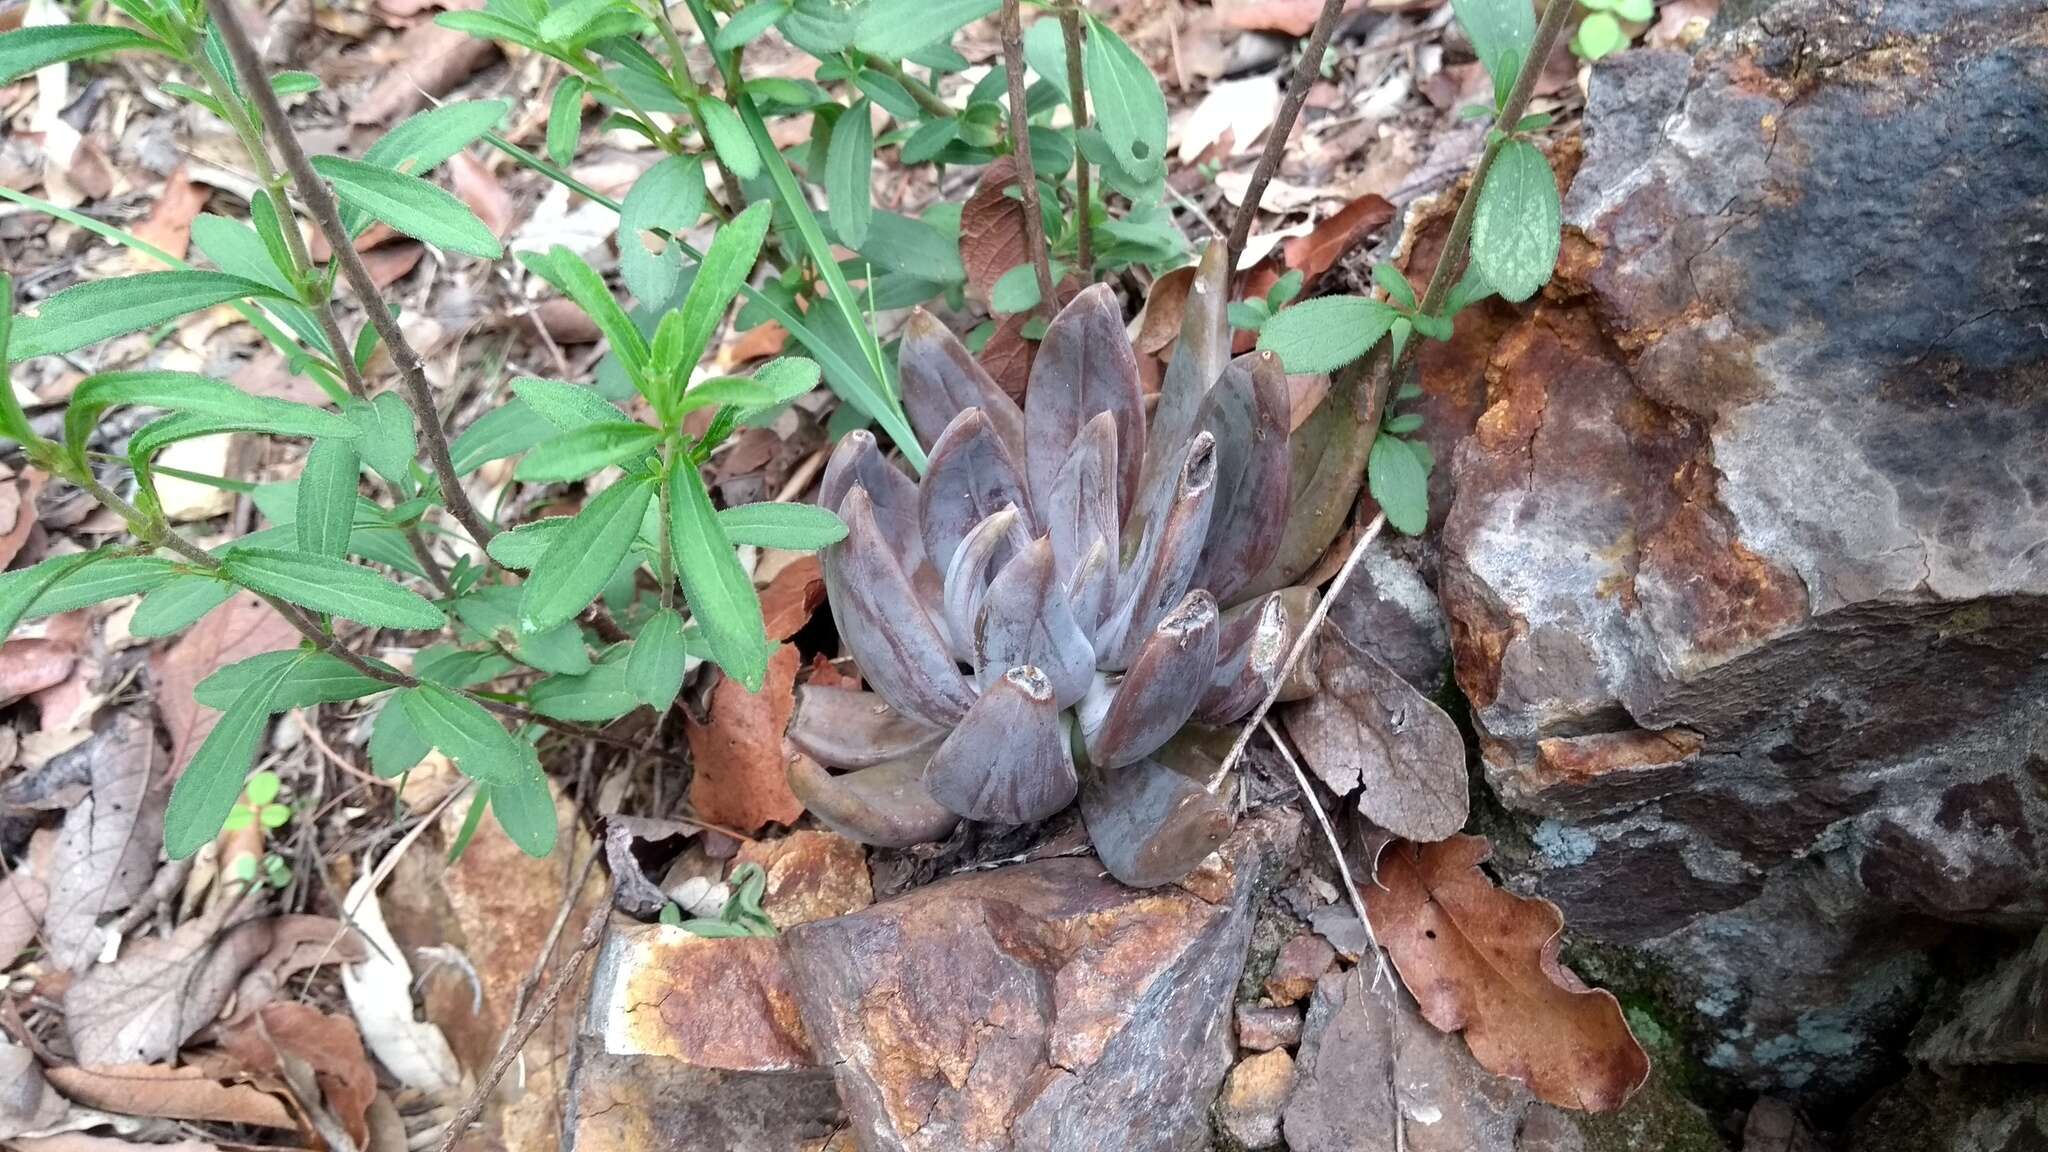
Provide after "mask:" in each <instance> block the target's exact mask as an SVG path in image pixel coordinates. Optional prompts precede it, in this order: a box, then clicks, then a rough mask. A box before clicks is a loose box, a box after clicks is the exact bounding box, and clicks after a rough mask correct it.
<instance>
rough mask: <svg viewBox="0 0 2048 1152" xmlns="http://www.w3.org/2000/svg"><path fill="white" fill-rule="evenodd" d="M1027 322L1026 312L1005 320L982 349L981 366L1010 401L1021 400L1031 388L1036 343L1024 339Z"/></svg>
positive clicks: (1028, 314)
mask: <svg viewBox="0 0 2048 1152" xmlns="http://www.w3.org/2000/svg"><path fill="white" fill-rule="evenodd" d="M1030 322H1031V315H1030V313H1028V312H1019V313H1017V314H1016V315H1014V316H1005V317H1003V318H1002V320H1000V321H998V322H997V324H996V330H995V332H994V333H992V334H991V335H990V336H989V338H988V343H986V344H984V345H982V346H981V356H980V360H981V366H982V367H983V368H985V369H987V370H988V374H989V375H990V376H992V377H994V378H995V382H996V383H997V384H999V385H1001V386H1002V389H1003V391H1005V392H1007V393H1009V394H1010V397H1011V399H1013V400H1019V401H1021V400H1023V399H1024V390H1025V389H1026V388H1028V387H1029V386H1030V384H1031V362H1032V361H1033V360H1035V359H1037V357H1038V342H1037V341H1035V340H1027V339H1025V338H1024V326H1025V325H1026V324H1029V323H1030Z"/></svg>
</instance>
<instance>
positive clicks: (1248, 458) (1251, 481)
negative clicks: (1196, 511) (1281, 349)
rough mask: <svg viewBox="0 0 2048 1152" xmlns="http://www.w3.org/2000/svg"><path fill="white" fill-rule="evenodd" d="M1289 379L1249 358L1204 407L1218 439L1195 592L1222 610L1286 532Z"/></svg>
mask: <svg viewBox="0 0 2048 1152" xmlns="http://www.w3.org/2000/svg"><path fill="white" fill-rule="evenodd" d="M1289 414H1290V408H1289V400H1288V395H1287V374H1286V372H1284V371H1283V370H1282V369H1281V367H1280V358H1279V357H1277V356H1275V355H1273V354H1272V353H1270V352H1252V353H1249V354H1247V355H1245V356H1241V357H1239V358H1238V359H1236V360H1234V361H1232V362H1231V364H1230V366H1229V367H1228V368H1225V369H1224V370H1223V376H1222V379H1220V380H1218V381H1217V383H1216V386H1215V387H1214V388H1212V389H1210V390H1209V397H1208V399H1207V400H1205V401H1203V402H1202V412H1201V415H1200V417H1199V423H1200V426H1201V427H1202V429H1203V430H1205V431H1207V432H1208V433H1209V434H1210V435H1211V436H1214V437H1215V438H1216V498H1215V500H1216V502H1215V508H1214V510H1213V511H1212V512H1211V513H1210V516H1209V532H1208V539H1207V540H1206V541H1205V542H1204V543H1203V545H1202V558H1201V561H1200V562H1199V563H1198V564H1196V566H1195V584H1196V585H1197V586H1198V587H1202V588H1207V589H1208V590H1209V591H1210V592H1212V593H1214V594H1215V596H1216V599H1217V601H1218V602H1219V603H1223V604H1228V603H1230V602H1231V600H1232V598H1233V597H1234V596H1235V595H1236V594H1237V590H1238V589H1240V588H1243V587H1244V586H1245V585H1247V584H1249V583H1251V579H1252V577H1253V576H1256V575H1258V574H1259V573H1260V572H1261V571H1263V570H1264V569H1265V567H1266V565H1267V564H1269V563H1271V562H1272V560H1273V557H1274V555H1275V554H1276V553H1277V552H1278V551H1279V549H1280V540H1281V537H1282V536H1283V535H1284V534H1285V533H1286V529H1287V484H1288V461H1287V423H1288V420H1289Z"/></svg>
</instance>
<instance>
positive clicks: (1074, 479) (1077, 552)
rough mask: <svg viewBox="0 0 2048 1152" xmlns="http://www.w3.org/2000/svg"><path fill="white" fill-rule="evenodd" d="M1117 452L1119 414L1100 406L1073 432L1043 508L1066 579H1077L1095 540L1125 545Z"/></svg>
mask: <svg viewBox="0 0 2048 1152" xmlns="http://www.w3.org/2000/svg"><path fill="white" fill-rule="evenodd" d="M1116 458H1117V441H1116V417H1115V416H1114V415H1113V414H1111V413H1108V412H1098V413H1096V414H1095V416H1094V417H1093V418H1092V419H1090V420H1089V421H1088V423H1087V424H1086V425H1084V426H1083V427H1082V428H1081V434H1080V435H1079V436H1076V437H1074V443H1073V446H1072V448H1071V450H1070V451H1069V452H1068V454H1067V458H1066V460H1065V462H1064V463H1062V464H1061V465H1060V470H1059V474H1058V475H1057V476H1055V477H1054V478H1053V482H1052V490H1051V494H1050V495H1049V496H1048V498H1047V500H1046V502H1045V505H1044V507H1043V508H1041V509H1040V511H1041V513H1042V515H1041V517H1040V518H1041V519H1042V520H1044V522H1045V529H1046V532H1047V533H1048V534H1050V535H1051V536H1052V555H1053V559H1054V561H1055V562H1057V564H1058V565H1059V574H1060V579H1061V580H1064V581H1067V582H1069V583H1071V582H1072V581H1073V579H1074V572H1075V571H1076V570H1077V569H1079V568H1080V566H1081V562H1082V561H1083V560H1084V559H1086V558H1087V556H1088V552H1089V549H1091V548H1093V547H1094V545H1095V542H1096V541H1098V540H1100V541H1103V542H1106V543H1107V544H1108V545H1109V554H1110V555H1112V556H1114V555H1116V554H1117V552H1118V551H1119V550H1120V548H1121V547H1122V540H1123V537H1122V533H1121V531H1120V530H1119V529H1118V527H1117V508H1116V501H1117V494H1116V485H1117V476H1118V472H1117V463H1116Z"/></svg>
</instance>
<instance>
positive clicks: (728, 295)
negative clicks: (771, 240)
mask: <svg viewBox="0 0 2048 1152" xmlns="http://www.w3.org/2000/svg"><path fill="white" fill-rule="evenodd" d="M773 217H774V205H773V204H771V203H770V202H768V201H766V200H762V201H758V202H756V203H754V204H752V205H749V206H748V208H747V210H746V211H744V212H742V213H740V214H739V215H738V216H735V217H733V218H732V220H731V221H730V222H728V223H727V224H726V225H725V226H724V227H722V228H720V229H719V230H718V232H717V234H716V235H714V236H712V238H711V247H709V248H708V249H706V250H705V252H704V260H703V262H702V263H700V264H699V265H698V266H697V276H696V278H695V279H694V280H691V281H690V291H689V294H688V295H686V296H684V297H683V308H682V312H683V329H682V337H681V339H680V341H679V348H680V351H679V353H678V355H679V356H680V358H681V363H683V364H685V365H692V364H695V363H696V362H697V361H698V360H700V359H702V358H703V356H704V352H705V350H706V349H708V348H709V347H710V346H711V337H712V335H713V334H714V333H716V332H717V331H718V324H719V322H720V321H721V320H723V319H724V318H725V312H726V309H727V308H728V307H729V306H731V304H732V299H733V297H734V296H736V295H738V294H739V290H740V285H742V284H744V283H746V281H747V276H748V275H749V274H751V273H752V272H753V270H754V261H755V260H757V259H759V258H760V255H761V242H762V241H763V240H764V239H766V238H767V235H768V222H769V221H770V220H771V219H772V218H773Z"/></svg>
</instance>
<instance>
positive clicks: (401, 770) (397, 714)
mask: <svg viewBox="0 0 2048 1152" xmlns="http://www.w3.org/2000/svg"><path fill="white" fill-rule="evenodd" d="M433 750H434V744H433V742H432V741H430V740H428V739H427V738H426V737H424V736H422V735H420V732H419V729H417V728H415V727H413V726H412V719H411V718H410V717H408V716H407V715H406V714H405V707H404V706H403V705H401V704H400V703H399V702H398V699H397V697H395V696H394V697H393V698H392V699H390V700H386V701H385V702H384V706H383V707H382V708H379V709H377V718H376V719H375V720H372V721H371V722H370V743H369V747H368V749H367V751H368V752H369V754H370V771H372V772H374V773H376V774H377V777H378V778H379V779H382V780H394V779H396V778H398V777H400V776H403V775H405V774H406V773H407V772H410V771H412V770H413V769H415V768H417V767H419V766H420V761H422V760H425V759H426V758H427V753H429V752H432V751H433Z"/></svg>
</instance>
